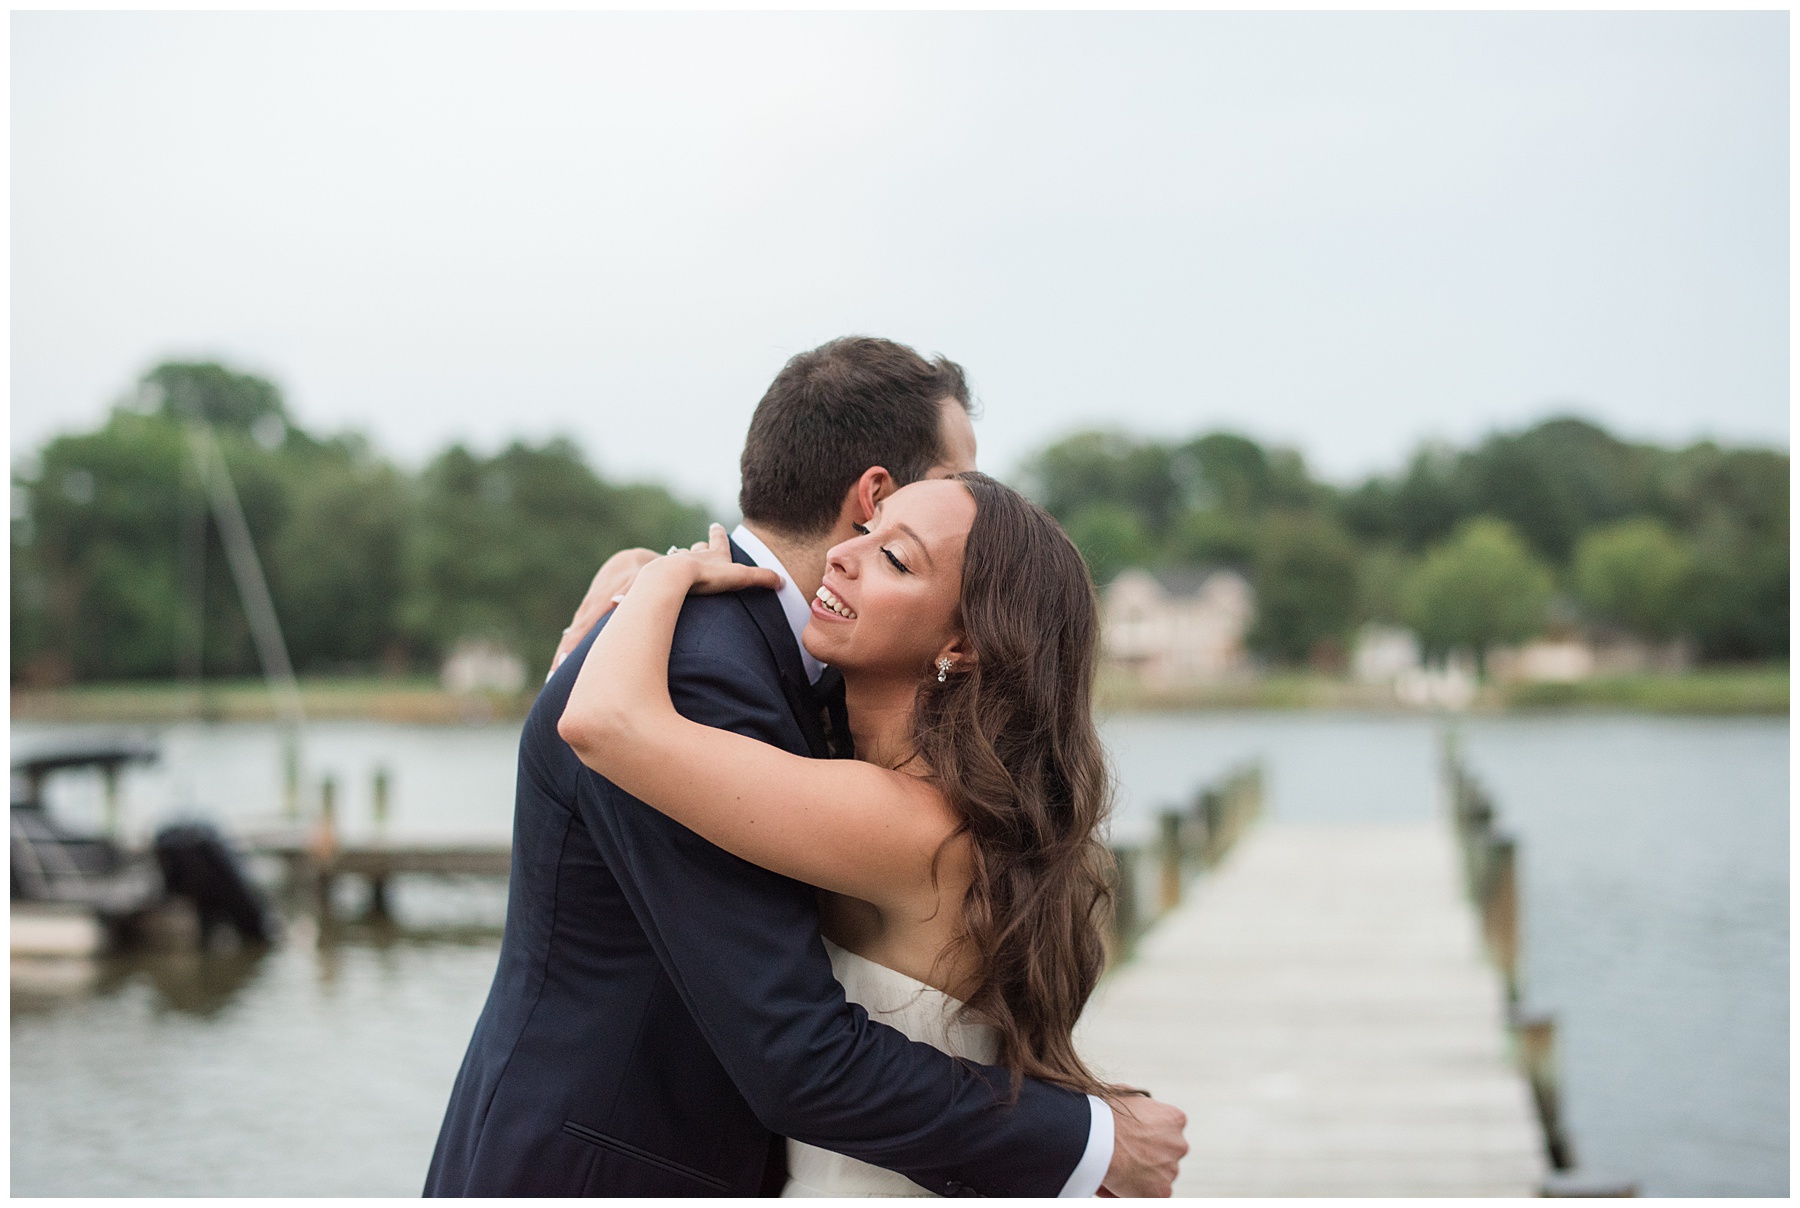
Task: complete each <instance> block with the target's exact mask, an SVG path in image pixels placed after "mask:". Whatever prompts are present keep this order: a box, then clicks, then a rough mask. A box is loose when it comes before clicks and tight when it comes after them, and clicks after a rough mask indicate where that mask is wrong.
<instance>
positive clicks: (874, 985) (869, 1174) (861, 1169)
mask: <svg viewBox="0 0 1800 1208" xmlns="http://www.w3.org/2000/svg"><path fill="white" fill-rule="evenodd" d="M825 951H826V952H827V953H829V954H830V956H831V971H832V972H833V973H835V974H836V975H837V979H838V981H839V982H840V983H842V985H843V987H844V996H845V997H846V998H848V999H849V1000H850V1001H851V1002H853V1003H858V1004H860V1005H861V1006H862V1008H863V1010H865V1011H867V1012H868V1013H869V1018H870V1019H872V1020H874V1021H875V1022H877V1023H884V1024H886V1025H888V1026H889V1027H890V1028H893V1029H895V1030H896V1031H899V1032H901V1033H903V1034H904V1035H905V1036H906V1037H907V1038H908V1039H911V1040H917V1041H919V1042H920V1043H922V1044H928V1045H931V1046H932V1047H933V1048H936V1049H941V1050H942V1051H944V1052H946V1053H949V1054H950V1055H951V1056H952V1057H966V1058H968V1059H969V1060H970V1061H978V1062H981V1063H982V1064H984V1065H991V1064H993V1063H994V1061H995V1059H996V1058H997V1057H998V1056H999V1052H1000V1044H999V1038H998V1037H997V1036H996V1035H995V1033H994V1030H993V1028H991V1027H989V1026H988V1025H986V1024H984V1023H980V1022H978V1021H976V1020H974V1019H972V1018H969V1017H968V1014H969V1013H968V1012H967V1011H966V1010H965V1009H964V1005H963V1003H962V1002H961V1001H960V1000H958V999H956V998H952V997H951V996H950V995H948V994H946V993H944V992H943V991H942V990H940V989H938V988H937V987H936V986H932V985H928V984H926V983H925V982H922V981H920V980H919V979H918V978H916V977H909V976H907V975H906V974H904V973H902V972H900V971H899V970H898V969H890V968H888V966H886V965H880V964H877V963H875V962H874V961H872V960H870V959H869V958H868V957H866V956H858V955H857V954H856V953H854V952H851V951H850V950H849V949H847V948H840V947H839V946H838V945H836V944H834V943H832V942H831V941H830V940H826V941H825ZM787 1150H788V1154H787V1157H788V1182H787V1185H786V1186H785V1187H783V1188H782V1192H781V1194H782V1195H784V1196H883V1197H885V1196H928V1195H931V1194H932V1193H931V1192H929V1191H927V1190H926V1189H925V1188H923V1187H921V1186H919V1185H918V1184H917V1183H915V1182H913V1181H912V1180H911V1179H909V1178H907V1177H906V1176H904V1175H900V1174H895V1173H894V1172H893V1171H891V1170H885V1169H883V1168H882V1167H880V1166H871V1165H870V1164H869V1163H867V1162H859V1161H857V1160H856V1159H855V1158H847V1157H845V1156H843V1155H842V1154H837V1153H832V1152H831V1151H830V1150H828V1149H820V1148H818V1147H817V1146H813V1145H804V1144H801V1143H800V1142H799V1141H793V1140H790V1141H789V1142H788V1143H787Z"/></svg>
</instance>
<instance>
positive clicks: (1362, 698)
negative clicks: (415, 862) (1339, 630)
mask: <svg viewBox="0 0 1800 1208" xmlns="http://www.w3.org/2000/svg"><path fill="white" fill-rule="evenodd" d="M1788 687H1789V685H1788V669H1787V667H1786V666H1784V665H1778V666H1761V667H1732V668H1712V669H1704V670H1700V671H1693V672H1688V673H1685V674H1679V675H1636V676H1616V677H1608V678H1604V679H1591V680H1584V681H1580V682H1577V683H1548V682H1540V683H1515V684H1493V683H1490V684H1484V685H1483V686H1482V687H1481V689H1480V690H1479V692H1478V693H1477V694H1476V697H1475V700H1474V701H1473V702H1472V703H1471V704H1470V706H1469V708H1468V709H1467V710H1466V712H1468V713H1471V714H1479V715H1491V714H1497V713H1508V714H1557V713H1594V712H1616V713H1658V714H1673V715H1687V716H1704V717H1717V716H1762V717H1768V716H1785V715H1786V714H1787V713H1788V708H1789V706H1788ZM535 696H536V694H535V692H519V693H501V692H481V693H453V692H449V691H447V690H445V689H444V688H443V687H442V686H440V685H439V684H438V683H437V681H436V680H433V679H429V678H424V677H419V678H413V679H390V678H377V677H369V678H358V679H353V678H335V677H334V678H316V679H302V680H301V681H300V697H301V702H302V705H303V707H304V708H305V710H306V715H307V718H308V719H309V720H312V721H380V722H391V723H396V724H403V725H443V726H456V725H480V724H484V723H489V722H498V721H516V720H520V719H522V718H523V717H524V716H525V715H526V713H527V712H529V710H530V708H531V703H532V701H533V699H535ZM1094 707H1095V709H1096V710H1097V711H1099V712H1101V713H1150V712H1199V711H1207V712H1210V711H1216V710H1258V711H1264V710H1276V711H1293V712H1341V711H1345V710H1353V711H1364V712H1380V713H1421V714H1442V713H1444V712H1446V711H1445V710H1442V709H1434V708H1417V707H1414V706H1409V705H1405V704H1402V703H1401V702H1400V701H1398V700H1397V699H1396V698H1395V696H1394V693H1393V690H1392V689H1391V688H1389V687H1387V686H1386V685H1379V684H1359V683H1355V682H1353V681H1350V680H1346V679H1340V678H1336V677H1331V676H1326V675H1318V674H1276V675H1270V676H1266V677H1263V678H1260V679H1254V680H1243V681H1240V682H1236V683H1229V684H1207V685H1193V686H1186V687H1181V688H1175V689H1168V688H1164V689H1156V688H1148V687H1145V686H1143V685H1141V684H1137V683H1133V682H1130V681H1126V680H1121V679H1119V678H1117V677H1111V676H1103V677H1102V679H1101V681H1100V683H1099V684H1098V685H1097V686H1096V689H1095V693H1094ZM11 716H12V720H13V721H26V722H45V723H97V724H122V725H143V724H172V723H176V722H184V721H208V722H247V721H273V720H275V709H274V706H273V702H272V701H271V699H270V697H269V693H268V690H267V688H266V687H265V686H264V685H263V682H262V681H261V680H260V679H239V680H218V681H213V682H209V683H207V684H206V685H205V686H204V687H202V688H200V689H198V690H196V689H195V687H194V686H193V685H191V684H186V683H170V682H166V681H165V682H147V683H101V684H76V685H70V686H66V687H59V688H23V687H17V686H15V687H14V688H13V690H12V713H11Z"/></svg>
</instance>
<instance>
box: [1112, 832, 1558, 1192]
mask: <svg viewBox="0 0 1800 1208" xmlns="http://www.w3.org/2000/svg"><path fill="white" fill-rule="evenodd" d="M1459 859H1460V857H1459V856H1458V854H1457V851H1456V848H1455V844H1454V840H1453V838H1452V835H1451V832H1450V829H1449V826H1448V824H1446V823H1442V822H1433V823H1429V824H1421V825H1410V826H1374V825H1367V826H1329V827H1328V826H1299V825H1278V824H1270V823H1264V824H1261V825H1258V826H1254V827H1251V828H1249V829H1248V830H1247V831H1246V833H1245V834H1244V836H1243V838H1242V839H1240V840H1239V841H1238V843H1237V845H1236V847H1235V849H1234V850H1233V851H1232V852H1231V853H1230V855H1229V856H1227V857H1226V858H1225V859H1224V860H1223V861H1222V862H1221V863H1220V864H1219V865H1218V866H1217V867H1216V868H1215V869H1213V870H1212V871H1211V872H1210V873H1208V874H1206V875H1204V876H1202V877H1201V878H1200V879H1199V880H1198V881H1197V882H1195V883H1194V884H1193V885H1191V886H1190V887H1189V888H1188V890H1187V892H1186V893H1185V895H1184V898H1185V900H1184V901H1183V902H1182V904H1181V905H1179V906H1177V907H1176V908H1175V909H1174V910H1173V911H1171V912H1170V913H1169V914H1167V915H1165V916H1164V917H1163V918H1162V919H1161V920H1160V921H1159V922H1157V923H1156V924H1155V925H1154V926H1153V927H1152V928H1151V929H1150V930H1149V931H1148V932H1147V933H1146V934H1145V935H1144V936H1143V938H1142V939H1141V940H1140V941H1139V942H1138V944H1137V946H1136V950H1135V953H1134V954H1133V956H1132V957H1131V958H1130V959H1129V960H1127V961H1126V962H1125V963H1123V964H1122V965H1121V966H1120V967H1118V968H1117V969H1115V970H1114V971H1113V972H1112V973H1111V974H1110V975H1109V976H1108V977H1107V979H1106V980H1105V981H1104V982H1103V983H1102V985H1101V987H1100V990H1099V991H1098V992H1097V994H1096V995H1095V999H1094V1001H1093V1003H1092V1004H1091V1005H1090V1006H1089V1008H1088V1011H1087V1014H1086V1016H1085V1017H1084V1018H1083V1020H1082V1025H1081V1028H1080V1030H1079V1032H1078V1036H1079V1039H1080V1043H1081V1047H1082V1051H1083V1052H1084V1053H1085V1054H1087V1055H1088V1057H1089V1059H1090V1060H1091V1061H1092V1062H1093V1063H1094V1065H1095V1067H1096V1068H1097V1069H1098V1070H1099V1071H1100V1072H1101V1073H1102V1075H1103V1076H1106V1077H1108V1078H1111V1079H1114V1080H1117V1081H1121V1082H1128V1083H1132V1084H1134V1085H1138V1086H1142V1087H1146V1088H1148V1089H1149V1090H1151V1091H1152V1092H1154V1093H1155V1094H1156V1096H1157V1097H1158V1098H1159V1099H1162V1100H1164V1101H1166V1102H1169V1103H1173V1104H1175V1105H1177V1106H1179V1107H1180V1108H1182V1109H1183V1110H1184V1111H1186V1112H1187V1115H1188V1129H1187V1137H1188V1142H1189V1144H1190V1145H1191V1146H1192V1149H1191V1151H1190V1153H1189V1154H1188V1157H1187V1159H1186V1161H1184V1162H1183V1163H1182V1173H1181V1178H1180V1181H1179V1182H1178V1183H1177V1184H1176V1186H1175V1194H1176V1195H1206V1196H1371V1195H1382V1196H1390V1195H1391V1196H1535V1195H1538V1194H1540V1191H1541V1189H1542V1188H1543V1186H1544V1184H1545V1179H1546V1174H1547V1164H1546V1160H1545V1152H1544V1144H1545V1142H1544V1134H1543V1130H1542V1128H1541V1126H1540V1124H1539V1122H1538V1117H1537V1114H1536V1109H1535V1108H1534V1106H1533V1101H1532V1092H1531V1088H1530V1086H1529V1084H1528V1082H1527V1080H1526V1077H1525V1075H1524V1074H1523V1073H1521V1072H1520V1069H1519V1067H1518V1065H1517V1063H1516V1062H1515V1061H1514V1059H1513V1057H1512V1055H1511V1054H1510V1052H1509V1049H1508V1046H1509V1043H1510V1041H1509V1034H1508V1028H1507V1019H1506V1008H1505V1003H1506V996H1505V990H1504V988H1503V985H1502V979H1501V977H1500V975H1499V974H1498V973H1497V972H1496V970H1495V968H1494V966H1493V965H1492V964H1491V963H1490V962H1489V960H1488V959H1487V957H1486V955H1485V954H1484V952H1483V948H1482V939H1481V931H1480V924H1479V922H1478V920H1477V917H1476V913H1475V910H1474V908H1473V907H1472V906H1471V905H1470V903H1469V901H1468V898H1467V897H1466V895H1465V893H1464V889H1463V884H1464V882H1463V879H1462V871H1461V868H1460V865H1459Z"/></svg>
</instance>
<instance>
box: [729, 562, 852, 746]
mask: <svg viewBox="0 0 1800 1208" xmlns="http://www.w3.org/2000/svg"><path fill="white" fill-rule="evenodd" d="M731 560H732V561H733V562H736V563H737V564H738V565H740V566H755V565H756V560H755V559H754V558H752V557H751V556H750V555H749V554H746V553H745V552H744V551H743V550H742V549H740V548H739V547H738V543H737V542H735V541H733V542H732V543H731ZM733 594H735V595H736V596H737V599H738V603H740V604H742V605H743V606H744V610H745V611H746V612H748V613H749V614H750V619H751V620H753V621H755V622H756V627H757V629H758V630H760V631H761V632H762V635H763V641H765V642H767V643H768V644H769V652H770V653H771V654H773V655H774V656H775V666H776V668H777V669H778V670H779V671H780V672H781V691H782V695H783V696H785V697H787V703H788V710H789V712H791V713H792V714H793V715H794V720H795V721H796V722H798V723H799V724H800V731H801V733H802V734H804V735H805V736H806V748H807V750H808V751H810V752H811V753H812V756H813V758H814V759H824V758H827V757H828V756H829V755H830V753H831V748H830V745H829V744H828V743H827V742H826V740H825V726H824V724H823V722H822V721H821V719H820V717H819V704H818V702H817V701H816V700H815V699H814V697H813V690H812V685H811V684H810V683H808V682H807V679H806V665H805V664H804V663H802V662H801V661H800V646H799V643H797V642H796V641H794V631H793V628H792V627H791V626H789V625H788V619H787V613H786V612H784V611H783V610H782V607H781V601H780V600H779V599H777V598H776V596H775V593H774V592H772V591H769V590H768V589H766V588H761V587H751V588H746V589H745V590H743V591H740V592H735V593H733Z"/></svg>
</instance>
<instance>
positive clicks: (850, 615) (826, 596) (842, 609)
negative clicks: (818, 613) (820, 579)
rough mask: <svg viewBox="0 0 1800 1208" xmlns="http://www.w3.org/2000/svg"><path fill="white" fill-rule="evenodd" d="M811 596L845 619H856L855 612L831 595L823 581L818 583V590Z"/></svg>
mask: <svg viewBox="0 0 1800 1208" xmlns="http://www.w3.org/2000/svg"><path fill="white" fill-rule="evenodd" d="M813 598H814V599H815V600H817V601H818V602H819V603H821V604H823V605H824V606H825V607H827V608H829V609H831V611H833V612H835V613H837V614H838V616H840V617H843V618H845V619H846V620H851V621H854V620H855V619H856V614H855V613H854V612H852V611H851V610H850V606H849V605H848V604H845V603H844V602H843V601H842V600H840V599H838V598H837V597H836V596H834V595H832V594H831V591H830V589H829V588H827V587H826V586H825V585H824V584H823V583H821V584H820V585H819V590H818V591H815V592H814V593H813Z"/></svg>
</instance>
